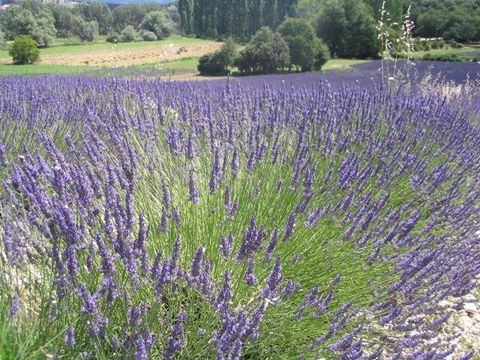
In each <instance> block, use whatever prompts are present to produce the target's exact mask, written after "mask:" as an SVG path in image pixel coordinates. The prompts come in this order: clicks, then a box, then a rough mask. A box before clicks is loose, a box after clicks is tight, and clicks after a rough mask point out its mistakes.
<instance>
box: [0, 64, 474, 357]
mask: <svg viewBox="0 0 480 360" xmlns="http://www.w3.org/2000/svg"><path fill="white" fill-rule="evenodd" d="M428 65H429V64H428V63H426V64H423V65H422V64H417V66H416V72H417V74H422V72H423V74H425V73H427V72H431V71H432V68H430V67H429V66H428ZM467 65H468V66H470V68H468V69H467V68H463V69H462V70H463V78H460V76H457V75H455V74H453V73H450V75H448V74H446V75H447V76H450V78H446V80H449V81H455V82H456V84H457V86H459V87H460V91H458V92H454V93H452V94H450V95H449V96H448V97H446V96H445V92H444V91H443V88H440V87H435V86H433V85H432V84H433V83H432V84H430V85H428V84H427V85H428V86H425V84H423V83H422V82H421V78H418V79H417V80H416V82H415V83H411V84H409V85H410V86H409V87H406V86H404V85H406V84H405V83H401V82H400V80H398V82H391V81H390V82H386V81H385V80H386V79H381V78H379V74H380V72H379V71H378V66H379V63H378V62H377V63H366V64H360V65H357V66H356V67H355V68H353V71H350V72H341V73H333V72H331V73H325V74H323V75H322V74H310V73H307V74H292V75H288V74H280V75H272V76H260V77H245V78H235V79H234V80H232V81H230V82H227V81H225V80H221V81H212V82H188V81H182V82H166V81H155V80H152V79H144V80H134V79H123V80H122V79H119V78H105V77H84V76H82V77H77V76H64V77H62V76H56V77H54V76H45V77H43V76H39V77H5V78H3V79H2V81H1V82H0V90H1V92H2V94H3V95H2V97H1V100H0V130H1V131H0V180H1V181H2V182H3V184H2V187H0V205H1V216H0V228H1V232H0V238H1V242H0V274H1V275H0V331H1V336H0V357H1V358H2V359H8V360H10V359H48V358H52V357H55V356H57V357H60V358H65V359H77V358H90V359H130V358H135V359H142V360H143V359H147V358H151V359H174V358H175V359H241V358H243V359H262V360H263V359H272V360H273V359H275V360H276V359H285V360H287V359H298V358H304V359H312V360H313V359H319V358H326V359H365V358H370V359H379V358H381V357H382V356H383V357H385V358H388V357H390V356H392V355H400V357H401V358H405V359H419V358H442V357H445V356H447V355H448V354H454V355H453V356H454V357H453V358H454V359H460V358H462V356H463V355H466V357H465V358H463V359H469V358H471V357H472V356H473V352H472V353H469V351H470V348H469V347H468V345H467V344H466V343H464V339H463V338H460V340H458V341H456V342H454V341H452V340H451V337H450V335H451V334H452V333H450V332H449V331H450V330H449V329H450V328H449V326H451V324H450V323H449V317H448V316H447V314H446V313H445V311H444V308H443V307H442V306H440V304H441V303H444V302H445V301H448V303H449V304H452V306H453V307H455V306H457V307H461V306H463V300H464V297H463V296H465V295H467V294H469V293H471V292H472V291H473V290H474V289H475V288H476V286H477V279H476V276H477V275H478V273H479V269H480V238H479V236H480V234H479V233H478V216H477V215H478V208H479V206H480V181H479V173H480V167H479V166H480V147H479V146H480V145H479V144H480V132H479V130H478V128H476V127H475V126H474V125H473V124H478V123H477V121H478V119H479V113H480V112H479V110H480V106H479V103H478V97H476V95H475V93H473V95H472V92H471V91H469V89H470V88H468V87H467V86H465V85H464V84H465V80H466V75H465V74H467V73H468V72H471V73H474V72H475V71H478V68H477V67H472V66H474V65H472V64H463V65H462V66H467ZM359 69H360V70H361V71H360V70H359ZM441 69H442V68H440V70H438V71H437V73H440V72H441ZM467 70H468V71H467ZM359 71H360V72H359ZM359 74H364V78H360V77H359ZM455 76H456V77H455ZM412 79H413V78H412ZM445 354H447V355H445Z"/></svg>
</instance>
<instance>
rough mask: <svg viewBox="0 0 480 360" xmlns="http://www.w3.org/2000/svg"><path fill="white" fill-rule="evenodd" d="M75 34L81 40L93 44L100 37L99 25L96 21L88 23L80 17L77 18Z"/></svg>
mask: <svg viewBox="0 0 480 360" xmlns="http://www.w3.org/2000/svg"><path fill="white" fill-rule="evenodd" d="M73 32H74V34H75V35H76V36H77V37H78V38H79V39H80V40H82V41H86V42H93V41H95V38H96V37H97V36H98V23H97V22H96V21H88V22H87V21H85V20H84V19H83V18H81V17H80V16H76V17H75V20H74V30H73Z"/></svg>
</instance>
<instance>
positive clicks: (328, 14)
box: [317, 1, 348, 56]
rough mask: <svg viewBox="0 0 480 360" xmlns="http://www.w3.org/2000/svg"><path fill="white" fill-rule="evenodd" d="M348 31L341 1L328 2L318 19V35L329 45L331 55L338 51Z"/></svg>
mask: <svg viewBox="0 0 480 360" xmlns="http://www.w3.org/2000/svg"><path fill="white" fill-rule="evenodd" d="M347 31H348V22H347V18H346V15H345V9H344V7H343V6H342V4H341V2H337V1H328V2H326V3H325V4H324V5H323V7H322V9H321V11H320V15H319V16H318V19H317V35H318V37H319V38H320V39H322V40H323V41H324V42H325V43H326V44H327V45H328V47H329V49H330V54H331V56H334V55H335V54H337V53H338V49H339V45H340V43H341V41H342V39H343V36H344V34H345V33H346V32H347Z"/></svg>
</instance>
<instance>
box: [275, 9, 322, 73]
mask: <svg viewBox="0 0 480 360" xmlns="http://www.w3.org/2000/svg"><path fill="white" fill-rule="evenodd" d="M278 32H279V33H280V35H282V37H283V38H284V39H285V41H286V42H287V44H288V48H289V51H290V65H295V66H297V67H299V68H301V69H302V71H310V70H311V69H312V67H313V65H314V64H315V63H316V56H317V55H318V52H319V51H320V40H319V39H318V38H317V36H316V34H315V29H314V28H313V26H312V25H311V24H309V23H308V22H307V21H306V20H302V19H293V18H290V19H287V20H285V21H284V22H283V23H282V24H281V25H280V27H279V28H278Z"/></svg>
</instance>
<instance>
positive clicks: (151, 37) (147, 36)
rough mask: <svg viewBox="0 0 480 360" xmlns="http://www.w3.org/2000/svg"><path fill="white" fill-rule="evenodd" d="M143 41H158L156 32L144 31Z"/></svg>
mask: <svg viewBox="0 0 480 360" xmlns="http://www.w3.org/2000/svg"><path fill="white" fill-rule="evenodd" d="M142 39H143V40H145V41H155V40H158V38H157V35H155V33H154V32H151V31H144V32H143V33H142Z"/></svg>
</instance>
